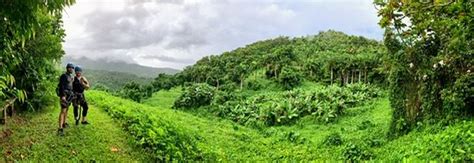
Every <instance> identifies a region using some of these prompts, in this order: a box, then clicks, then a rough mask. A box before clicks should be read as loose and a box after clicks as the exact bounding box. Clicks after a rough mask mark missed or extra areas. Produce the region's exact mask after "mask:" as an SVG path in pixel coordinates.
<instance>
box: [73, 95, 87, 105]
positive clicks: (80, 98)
mask: <svg viewBox="0 0 474 163" xmlns="http://www.w3.org/2000/svg"><path fill="white" fill-rule="evenodd" d="M72 105H73V106H74V107H77V106H79V105H81V106H84V105H87V101H86V97H85V95H84V94H83V93H76V98H74V100H72Z"/></svg>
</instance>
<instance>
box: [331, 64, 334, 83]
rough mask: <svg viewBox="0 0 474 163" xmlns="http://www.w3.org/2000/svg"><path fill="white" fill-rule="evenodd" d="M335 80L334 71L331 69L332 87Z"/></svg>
mask: <svg viewBox="0 0 474 163" xmlns="http://www.w3.org/2000/svg"><path fill="white" fill-rule="evenodd" d="M333 78H334V70H333V69H332V68H331V85H332V82H333Z"/></svg>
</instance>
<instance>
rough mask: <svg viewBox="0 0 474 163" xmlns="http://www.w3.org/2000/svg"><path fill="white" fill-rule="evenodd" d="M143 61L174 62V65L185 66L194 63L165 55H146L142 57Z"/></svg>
mask: <svg viewBox="0 0 474 163" xmlns="http://www.w3.org/2000/svg"><path fill="white" fill-rule="evenodd" d="M142 58H143V59H156V60H160V61H163V62H175V63H185V64H191V63H193V62H194V60H192V59H181V58H175V57H171V56H165V55H146V56H143V57H142Z"/></svg>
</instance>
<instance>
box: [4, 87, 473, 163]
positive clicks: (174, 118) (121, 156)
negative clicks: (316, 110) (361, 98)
mask: <svg viewBox="0 0 474 163" xmlns="http://www.w3.org/2000/svg"><path fill="white" fill-rule="evenodd" d="M303 87H306V88H308V89H310V88H313V87H317V85H311V84H304V85H303ZM180 92H181V91H180V89H172V90H170V91H160V92H157V93H155V94H154V96H153V97H152V98H150V99H148V100H146V101H145V102H144V103H145V104H139V103H136V102H133V101H131V100H126V99H122V98H118V97H113V96H111V95H109V94H107V93H105V92H101V91H89V92H88V98H89V101H90V102H91V103H92V104H94V106H96V107H93V108H92V109H91V114H90V121H91V122H92V123H93V124H92V125H90V126H72V127H71V128H69V129H67V130H66V136H65V137H58V136H56V123H57V114H58V111H59V109H57V108H48V109H46V110H45V111H43V112H40V113H29V114H27V115H23V116H22V117H25V118H22V119H17V122H16V123H13V126H10V128H11V129H12V131H13V135H12V136H11V137H9V138H8V139H0V140H2V142H0V144H1V146H0V151H1V152H2V154H3V155H4V158H5V160H6V161H22V160H23V161H40V160H41V161H53V160H73V161H78V160H85V161H89V160H96V161H109V160H114V161H122V162H133V161H149V160H153V159H154V158H157V157H162V156H163V154H166V152H164V153H163V151H168V152H170V151H171V152H176V151H183V150H189V149H191V151H186V152H183V153H181V154H185V155H187V154H193V155H194V154H197V155H198V157H188V158H196V159H198V160H203V161H270V160H272V161H278V160H280V161H282V160H283V161H289V160H290V161H303V160H308V161H309V160H345V159H347V157H349V156H352V155H355V156H359V155H358V154H360V153H368V154H370V156H371V159H375V160H389V161H401V160H417V159H421V160H438V161H439V160H451V161H467V162H469V161H472V160H474V154H473V153H474V149H473V148H474V134H473V133H474V132H473V129H474V123H473V121H472V119H468V120H464V121H459V122H457V123H454V124H453V125H450V126H446V127H442V126H436V125H435V126H425V127H422V129H420V130H415V131H412V132H410V133H409V134H407V135H405V136H401V137H399V138H397V139H395V140H390V139H388V138H387V137H386V134H387V132H388V128H389V124H390V120H391V114H392V109H391V108H390V102H389V100H388V99H387V98H377V99H375V100H372V101H370V102H367V103H365V104H364V105H362V106H359V107H354V108H349V109H347V110H346V111H345V113H344V114H343V116H342V117H340V118H338V119H337V120H336V121H335V122H331V123H322V122H320V121H317V120H316V118H315V117H312V116H306V117H304V118H302V119H300V120H298V121H297V122H296V123H295V124H292V125H284V126H274V127H266V128H261V129H256V128H250V127H246V126H242V125H238V124H236V123H234V122H232V121H229V120H226V119H222V118H218V117H214V116H209V115H208V116H200V115H199V114H195V113H194V112H190V113H188V112H183V111H179V110H173V109H170V107H171V106H172V104H173V102H174V99H175V98H176V97H177V96H179V94H180ZM254 93H263V92H253V93H252V94H254ZM70 114H71V113H70ZM107 114H109V115H112V117H114V118H115V119H117V120H112V119H111V117H110V116H108V115H107ZM204 115H206V114H204ZM71 118H72V117H71V116H70V117H69V120H70V123H71V122H72V121H71V120H72V119H71ZM364 124H365V125H364ZM367 124H368V125H367ZM120 125H124V126H125V127H126V130H125V131H124V130H123V129H122V127H120ZM335 133H336V134H339V135H340V136H341V138H342V144H341V145H328V144H324V142H325V140H326V139H327V137H328V136H329V135H334V134H335ZM132 137H133V138H134V139H132ZM144 142H148V145H150V143H151V145H157V146H155V147H150V146H147V145H145V144H144ZM153 143H156V144H153ZM161 143H164V144H161ZM135 144H142V145H145V146H142V147H144V148H138V147H136V146H135ZM113 147H115V148H118V149H120V151H119V152H113V151H112V150H111V148H113ZM162 150H163V151H162ZM160 151H161V152H160ZM190 152H191V153H190ZM354 153H356V154H354ZM181 154H177V155H176V154H175V155H174V156H179V155H181ZM188 161H191V160H188Z"/></svg>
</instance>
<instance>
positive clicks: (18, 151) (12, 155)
mask: <svg viewBox="0 0 474 163" xmlns="http://www.w3.org/2000/svg"><path fill="white" fill-rule="evenodd" d="M58 114H59V108H57V107H50V108H47V109H45V110H44V111H42V112H39V113H28V114H26V115H22V116H20V117H22V118H21V119H20V118H19V117H18V118H17V119H16V122H17V123H10V124H11V125H12V126H9V129H11V130H12V132H13V135H12V136H10V137H8V138H7V139H0V145H1V148H0V152H1V153H2V155H3V156H4V157H2V158H1V160H4V161H13V160H17V161H18V160H28V161H34V162H36V161H40V160H42V161H47V162H49V161H57V160H73V161H78V160H84V161H90V160H95V161H107V160H116V161H122V162H135V161H143V160H148V157H147V155H144V154H143V152H142V149H141V148H139V147H135V146H133V145H132V143H131V139H130V137H129V136H128V135H127V133H125V132H124V131H123V130H122V129H121V127H120V126H119V125H118V124H117V123H116V122H114V120H112V119H111V118H110V117H109V116H108V115H107V114H106V113H105V112H104V111H103V110H102V109H98V108H96V107H92V108H91V109H90V114H89V121H90V122H91V123H92V125H87V126H84V125H79V126H75V125H73V117H72V107H71V109H70V111H69V117H68V121H69V124H71V127H70V128H67V129H66V130H65V132H66V135H65V136H64V137H59V136H57V135H56V130H57V119H58ZM2 127H4V126H2ZM0 129H1V128H0ZM116 149H117V150H118V151H115V150H116ZM0 162H2V161H0Z"/></svg>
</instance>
